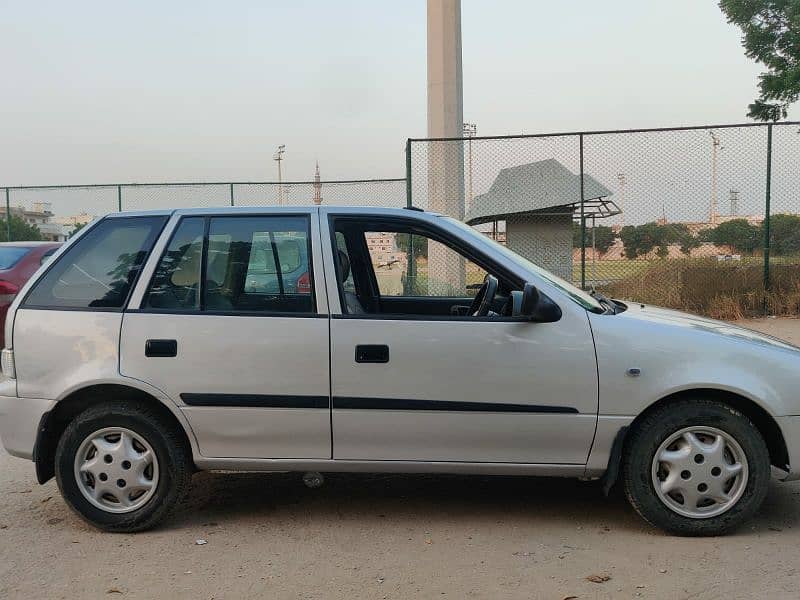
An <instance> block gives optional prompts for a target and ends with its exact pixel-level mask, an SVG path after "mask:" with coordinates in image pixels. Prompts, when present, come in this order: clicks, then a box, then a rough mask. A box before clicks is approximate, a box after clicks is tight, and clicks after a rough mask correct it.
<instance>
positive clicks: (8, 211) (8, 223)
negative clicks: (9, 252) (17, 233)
mask: <svg viewBox="0 0 800 600" xmlns="http://www.w3.org/2000/svg"><path fill="white" fill-rule="evenodd" d="M6 241H7V242H10V241H11V195H10V193H9V191H8V188H6Z"/></svg>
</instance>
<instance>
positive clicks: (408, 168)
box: [406, 139, 414, 208]
mask: <svg viewBox="0 0 800 600" xmlns="http://www.w3.org/2000/svg"><path fill="white" fill-rule="evenodd" d="M406 206H407V207H408V208H411V207H412V206H414V204H413V198H412V195H411V140H410V139H407V140H406Z"/></svg>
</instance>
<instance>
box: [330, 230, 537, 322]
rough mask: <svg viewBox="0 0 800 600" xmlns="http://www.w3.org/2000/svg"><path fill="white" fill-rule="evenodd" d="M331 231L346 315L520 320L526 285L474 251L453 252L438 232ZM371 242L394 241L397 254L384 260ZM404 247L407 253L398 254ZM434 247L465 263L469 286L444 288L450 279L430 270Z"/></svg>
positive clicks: (458, 250)
mask: <svg viewBox="0 0 800 600" xmlns="http://www.w3.org/2000/svg"><path fill="white" fill-rule="evenodd" d="M332 231H333V235H334V240H335V248H334V252H335V255H336V257H337V269H338V273H337V276H338V282H339V290H340V294H341V299H342V304H343V306H344V311H346V313H347V314H350V315H401V316H402V315H406V316H436V317H449V318H469V317H490V318H491V317H511V316H516V315H518V314H519V311H520V303H521V300H522V291H523V288H524V282H519V281H514V279H513V278H512V277H511V276H510V275H509V274H506V273H502V272H501V271H500V270H499V269H498V268H497V267H496V266H495V265H492V264H491V263H490V261H488V260H487V259H486V258H485V257H481V256H478V255H475V254H474V251H473V252H470V250H469V249H466V248H454V247H453V246H452V243H450V242H448V241H447V240H446V238H445V236H442V235H441V234H439V233H438V232H437V231H435V230H434V229H430V230H427V229H423V228H421V227H420V225H419V223H418V222H415V223H413V224H410V223H403V222H398V221H396V220H386V221H381V220H369V221H365V220H356V219H348V218H336V219H334V220H333V229H332ZM371 236H372V238H373V239H375V238H376V237H380V236H383V238H385V239H388V240H393V241H394V245H395V246H394V250H396V252H395V253H392V252H391V251H389V252H388V253H381V254H379V253H376V252H375V251H374V250H371V248H370V243H369V240H370V237H371ZM401 241H403V245H404V247H405V249H401V248H399V246H400V242H401ZM412 244H413V245H412ZM409 247H410V248H411V250H409ZM415 247H416V248H417V250H416V251H415V250H414V248H415ZM434 247H436V248H438V249H439V250H438V251H439V253H440V254H443V255H445V256H448V255H449V257H450V258H449V260H451V261H454V260H455V261H463V264H464V266H465V268H464V271H465V272H466V273H467V277H466V281H465V282H463V283H461V282H459V283H458V284H455V285H453V284H446V285H445V284H443V283H442V279H446V278H447V275H446V274H444V273H436V272H435V271H434V272H431V271H429V270H428V268H427V267H428V261H427V256H426V254H425V250H424V249H428V250H427V251H432V250H431V249H432V248H434ZM442 249H443V250H442ZM416 252H420V255H419V256H417V254H416ZM409 254H412V255H414V256H415V259H414V261H413V263H412V261H409V260H408V256H409ZM379 257H380V258H379ZM399 262H404V263H406V264H403V265H400V264H397V263H399ZM487 267H488V268H487ZM387 273H395V280H396V281H395V282H394V285H395V288H394V289H392V290H388V293H387V289H386V288H387V284H386V283H385V281H386V279H387V277H386V276H387ZM408 273H411V275H408ZM515 310H516V311H517V312H516V313H515Z"/></svg>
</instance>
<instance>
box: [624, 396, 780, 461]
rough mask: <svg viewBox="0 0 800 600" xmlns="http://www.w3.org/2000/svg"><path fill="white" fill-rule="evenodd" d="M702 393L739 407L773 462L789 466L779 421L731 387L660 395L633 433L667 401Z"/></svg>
mask: <svg viewBox="0 0 800 600" xmlns="http://www.w3.org/2000/svg"><path fill="white" fill-rule="evenodd" d="M698 396H702V397H703V398H706V399H709V400H716V401H718V402H721V403H722V404H726V405H728V406H730V407H731V408H734V409H736V410H738V411H739V412H740V413H742V414H743V415H745V416H746V417H747V418H748V419H750V420H751V421H752V422H753V425H755V426H756V429H758V431H759V433H761V436H762V437H763V438H764V442H765V443H766V444H767V450H768V451H769V457H770V461H771V462H772V464H773V465H774V466H776V467H778V468H780V469H784V470H787V471H788V469H789V451H788V449H787V447H786V440H785V439H784V438H783V433H782V432H781V428H780V426H779V425H778V423H777V421H776V420H775V419H774V418H773V416H772V415H771V414H769V412H767V410H766V409H765V408H764V407H763V406H761V405H760V404H758V403H757V402H755V401H753V400H752V399H750V398H747V397H746V396H742V395H741V394H737V393H736V392H731V391H728V390H721V389H716V388H692V389H687V390H681V391H680V392H675V393H672V394H669V395H667V396H664V397H663V398H660V399H659V400H656V401H655V402H653V403H652V404H651V405H650V406H648V407H647V408H646V409H645V410H643V411H642V412H641V413H639V415H638V416H637V417H636V418H635V419H634V420H633V422H632V423H631V425H630V428H629V430H628V431H629V432H630V431H633V430H634V428H636V427H637V426H638V424H639V423H641V421H642V420H643V419H644V418H645V417H646V416H647V415H648V414H650V413H651V412H653V411H654V410H658V409H660V408H661V407H663V406H664V405H666V404H670V403H672V402H676V401H678V400H685V399H688V398H695V397H698Z"/></svg>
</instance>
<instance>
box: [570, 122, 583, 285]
mask: <svg viewBox="0 0 800 600" xmlns="http://www.w3.org/2000/svg"><path fill="white" fill-rule="evenodd" d="M578 144H579V145H580V163H581V164H580V169H581V289H582V290H585V289H586V212H585V210H584V203H583V134H582V133H581V134H579V135H578ZM571 266H572V263H571V261H570V267H571Z"/></svg>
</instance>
